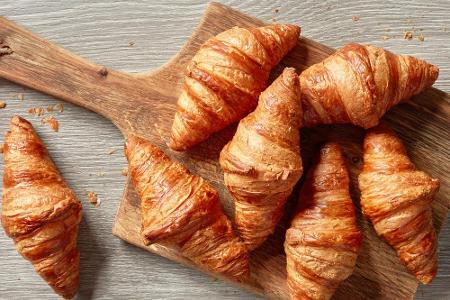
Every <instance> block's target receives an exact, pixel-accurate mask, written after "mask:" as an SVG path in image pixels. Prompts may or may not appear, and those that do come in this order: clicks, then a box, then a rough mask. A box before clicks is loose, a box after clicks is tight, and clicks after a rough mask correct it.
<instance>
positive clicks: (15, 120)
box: [11, 115, 32, 128]
mask: <svg viewBox="0 0 450 300" xmlns="http://www.w3.org/2000/svg"><path fill="white" fill-rule="evenodd" d="M13 126H18V127H26V128H31V127H32V125H31V123H30V122H28V121H27V120H26V119H24V118H22V117H21V116H18V115H15V116H13V117H12V118H11V127H13Z"/></svg>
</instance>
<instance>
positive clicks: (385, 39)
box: [383, 35, 391, 41]
mask: <svg viewBox="0 0 450 300" xmlns="http://www.w3.org/2000/svg"><path fill="white" fill-rule="evenodd" d="M390 38H391V37H390V36H387V35H383V40H384V41H387V40H389V39H390Z"/></svg>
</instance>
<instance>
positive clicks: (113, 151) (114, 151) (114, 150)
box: [108, 149, 117, 155]
mask: <svg viewBox="0 0 450 300" xmlns="http://www.w3.org/2000/svg"><path fill="white" fill-rule="evenodd" d="M116 152H117V149H111V150H109V151H108V154H109V155H113V154H114V153H116Z"/></svg>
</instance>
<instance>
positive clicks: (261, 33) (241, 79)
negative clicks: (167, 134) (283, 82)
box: [170, 24, 300, 150]
mask: <svg viewBox="0 0 450 300" xmlns="http://www.w3.org/2000/svg"><path fill="white" fill-rule="evenodd" d="M299 34H300V28H299V27H297V26H295V25H280V24H273V25H269V26H265V27H259V28H254V29H244V28H239V27H234V28H232V29H230V30H227V31H224V32H222V33H220V34H218V35H217V36H215V37H213V38H210V39H209V40H208V41H206V42H205V43H204V44H203V45H202V47H201V48H200V50H199V51H198V52H197V54H196V55H195V56H194V57H193V58H192V60H191V62H190V63H189V65H188V67H187V71H186V76H185V83H184V88H183V91H182V93H181V95H180V97H179V99H178V103H177V112H176V114H175V118H174V121H173V125H172V135H171V140H170V147H171V148H172V149H174V150H186V149H187V148H189V147H191V146H193V145H195V144H197V143H200V142H202V141H204V140H206V139H207V138H208V137H209V136H210V135H211V134H212V133H214V132H217V131H219V130H221V129H223V128H225V127H226V126H228V125H230V124H231V123H234V122H236V121H238V120H240V119H241V118H243V117H244V116H245V115H247V114H248V113H249V112H251V111H252V110H253V109H254V108H255V106H256V103H257V99H258V96H259V94H260V93H261V92H262V91H263V90H264V89H265V88H266V84H267V80H268V78H269V73H270V70H271V69H272V68H273V67H274V66H276V65H277V64H278V63H279V61H280V60H281V59H282V58H283V56H285V55H286V54H287V53H288V52H289V50H291V49H292V47H294V46H295V44H296V43H297V40H298V36H299Z"/></svg>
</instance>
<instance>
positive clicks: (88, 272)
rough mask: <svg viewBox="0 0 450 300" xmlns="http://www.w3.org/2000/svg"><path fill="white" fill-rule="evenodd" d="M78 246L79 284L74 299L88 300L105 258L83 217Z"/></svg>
mask: <svg viewBox="0 0 450 300" xmlns="http://www.w3.org/2000/svg"><path fill="white" fill-rule="evenodd" d="M80 237H81V238H80ZM78 248H79V250H80V286H79V289H78V294H77V295H76V297H75V299H77V300H90V299H93V296H94V295H93V293H94V291H95V290H96V286H97V283H98V281H99V280H100V278H99V274H100V272H101V269H102V268H103V266H105V265H106V259H107V258H106V256H105V255H104V253H105V251H103V250H102V249H101V248H100V246H99V243H98V241H97V237H96V235H95V232H94V231H93V230H92V229H91V228H90V225H89V222H88V221H87V220H86V219H85V217H83V219H82V221H81V223H80V232H79V234H78Z"/></svg>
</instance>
